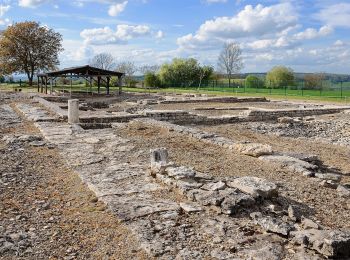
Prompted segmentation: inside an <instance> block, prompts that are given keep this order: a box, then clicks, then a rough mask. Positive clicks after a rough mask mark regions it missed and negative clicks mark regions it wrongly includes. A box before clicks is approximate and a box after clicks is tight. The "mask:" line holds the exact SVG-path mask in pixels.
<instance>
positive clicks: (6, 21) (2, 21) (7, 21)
mask: <svg viewBox="0 0 350 260" xmlns="http://www.w3.org/2000/svg"><path fill="white" fill-rule="evenodd" d="M9 24H10V19H8V18H5V19H1V18H0V26H7V25H9Z"/></svg>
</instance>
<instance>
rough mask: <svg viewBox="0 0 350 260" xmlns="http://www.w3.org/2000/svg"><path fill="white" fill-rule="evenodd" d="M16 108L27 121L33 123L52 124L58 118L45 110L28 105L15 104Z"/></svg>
mask: <svg viewBox="0 0 350 260" xmlns="http://www.w3.org/2000/svg"><path fill="white" fill-rule="evenodd" d="M16 107H17V108H18V110H19V111H21V112H22V113H23V114H24V115H25V116H26V117H27V118H28V119H29V120H31V121H34V122H45V121H47V122H53V121H57V120H58V119H59V118H58V117H57V116H51V115H50V113H49V112H48V111H46V110H45V109H43V108H41V107H38V106H34V105H29V104H16Z"/></svg>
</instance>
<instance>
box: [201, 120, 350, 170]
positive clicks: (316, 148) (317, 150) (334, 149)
mask: <svg viewBox="0 0 350 260" xmlns="http://www.w3.org/2000/svg"><path fill="white" fill-rule="evenodd" d="M278 125H281V124H273V123H271V124H270V123H264V122H258V123H244V124H231V125H218V126H202V127H199V128H200V129H202V130H204V131H208V132H213V133H218V134H220V135H222V136H225V137H228V138H231V139H233V140H241V141H250V142H257V143H265V144H270V145H271V146H272V147H273V149H274V150H275V151H284V152H300V153H306V154H315V155H318V156H319V158H320V159H321V160H322V161H323V162H324V164H325V165H327V166H332V167H336V168H338V169H340V170H341V171H342V172H343V173H345V174H346V173H350V163H349V155H350V148H349V146H339V145H332V144H329V143H327V142H326V140H323V141H322V138H320V139H321V140H314V139H312V138H304V137H302V138H293V137H285V136H277V135H274V134H270V132H269V131H264V132H263V133H259V130H258V129H260V131H262V129H266V128H265V126H274V127H275V129H276V128H277V127H278ZM282 127H283V128H284V129H286V131H288V130H291V128H292V127H293V126H291V125H288V124H283V126H282ZM279 129H280V128H279Z"/></svg>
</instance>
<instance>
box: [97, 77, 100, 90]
mask: <svg viewBox="0 0 350 260" xmlns="http://www.w3.org/2000/svg"><path fill="white" fill-rule="evenodd" d="M100 88H101V77H100V76H98V77H97V92H98V94H100Z"/></svg>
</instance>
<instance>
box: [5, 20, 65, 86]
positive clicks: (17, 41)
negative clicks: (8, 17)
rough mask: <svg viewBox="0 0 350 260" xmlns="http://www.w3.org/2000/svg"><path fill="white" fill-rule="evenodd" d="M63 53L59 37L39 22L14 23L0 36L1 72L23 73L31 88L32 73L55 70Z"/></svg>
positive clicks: (59, 35) (60, 36)
mask: <svg viewBox="0 0 350 260" xmlns="http://www.w3.org/2000/svg"><path fill="white" fill-rule="evenodd" d="M62 50H63V48H62V35H61V34H59V33H57V32H54V31H53V30H52V29H49V28H48V27H46V26H40V24H39V23H38V22H20V23H15V24H13V25H11V26H9V27H7V29H6V30H4V31H3V32H2V34H1V35H0V68H2V70H3V71H2V73H4V74H12V73H15V72H19V73H25V74H26V75H27V77H28V80H29V85H32V84H33V77H34V74H35V73H37V72H39V71H45V70H52V69H55V68H56V66H57V65H58V64H59V60H58V54H59V52H61V51H62Z"/></svg>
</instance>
